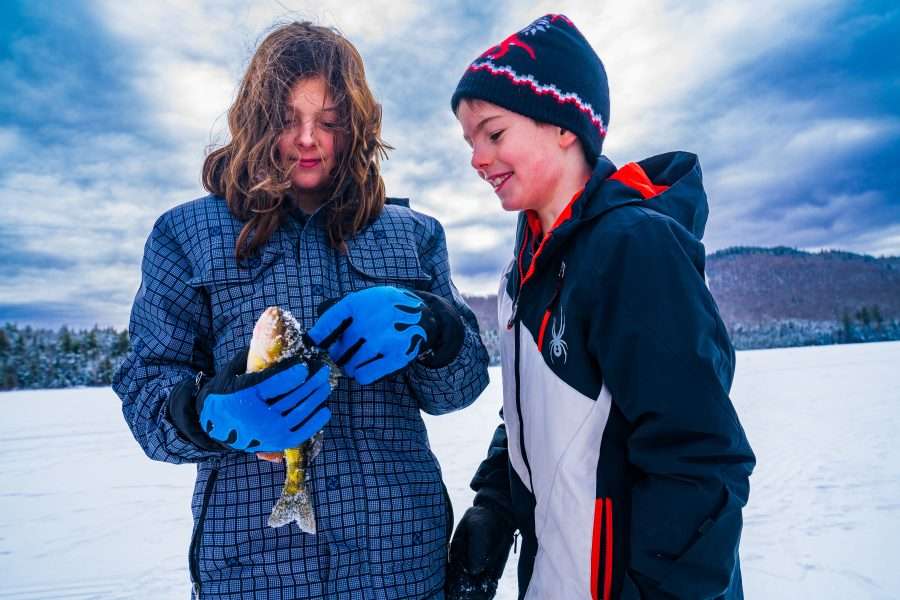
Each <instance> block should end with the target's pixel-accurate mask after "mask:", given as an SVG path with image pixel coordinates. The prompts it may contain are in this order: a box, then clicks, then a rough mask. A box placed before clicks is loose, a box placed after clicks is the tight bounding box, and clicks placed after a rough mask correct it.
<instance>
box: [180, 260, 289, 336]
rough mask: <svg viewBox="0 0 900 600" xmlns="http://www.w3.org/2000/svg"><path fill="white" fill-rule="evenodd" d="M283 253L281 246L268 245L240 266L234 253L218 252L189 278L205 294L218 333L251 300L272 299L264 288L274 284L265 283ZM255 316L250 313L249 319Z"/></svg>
mask: <svg viewBox="0 0 900 600" xmlns="http://www.w3.org/2000/svg"><path fill="white" fill-rule="evenodd" d="M282 257H283V252H282V251H281V250H280V249H275V248H271V247H270V248H267V249H266V250H265V251H264V252H263V253H262V255H257V256H254V257H251V258H250V259H248V260H247V261H246V264H244V265H241V266H240V267H239V266H238V265H237V263H236V262H235V259H234V257H233V256H230V255H228V256H226V255H224V254H217V255H214V256H212V257H211V258H210V259H209V260H208V261H207V263H206V264H204V265H203V266H202V267H201V269H200V270H199V272H198V273H197V274H196V275H195V276H194V277H192V278H191V279H190V280H189V281H188V285H190V286H192V287H194V288H198V289H202V290H204V291H205V292H206V294H207V295H208V297H209V305H210V312H211V314H212V326H213V331H214V332H215V334H216V336H217V337H219V336H220V335H221V333H222V332H223V330H224V329H225V328H226V327H228V326H229V325H231V324H232V321H234V319H236V318H237V317H239V316H241V313H242V311H243V310H244V308H245V307H249V306H250V303H252V302H253V301H254V300H256V304H262V305H265V306H267V305H268V304H270V303H273V302H274V298H267V297H265V294H266V293H267V292H266V290H267V288H273V286H266V285H264V283H265V282H266V279H267V278H268V277H269V276H270V275H271V274H272V273H273V267H274V266H275V265H276V263H277V262H278V261H279V260H281V259H282ZM273 289H274V288H273ZM258 316H259V315H253V319H252V320H251V323H252V322H255V318H256V317H258Z"/></svg>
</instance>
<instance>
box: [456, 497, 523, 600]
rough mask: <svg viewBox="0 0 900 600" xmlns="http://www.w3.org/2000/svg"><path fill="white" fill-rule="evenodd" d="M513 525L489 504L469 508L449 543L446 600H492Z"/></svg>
mask: <svg viewBox="0 0 900 600" xmlns="http://www.w3.org/2000/svg"><path fill="white" fill-rule="evenodd" d="M514 530H515V528H514V527H513V525H512V524H511V523H510V522H509V521H508V520H507V519H506V518H505V517H503V516H502V515H500V514H499V513H498V512H497V511H495V510H492V509H490V508H488V507H487V506H473V507H472V508H470V509H469V510H467V511H466V514H464V515H463V518H462V519H461V520H460V522H459V525H457V527H456V532H455V533H454V534H453V541H452V542H451V543H450V563H449V565H448V567H447V584H446V588H445V591H446V594H447V600H490V599H491V598H493V597H494V594H496V593H497V583H498V582H499V581H500V576H501V575H503V568H504V567H505V566H506V559H507V558H508V557H509V548H510V546H512V543H513V531H514Z"/></svg>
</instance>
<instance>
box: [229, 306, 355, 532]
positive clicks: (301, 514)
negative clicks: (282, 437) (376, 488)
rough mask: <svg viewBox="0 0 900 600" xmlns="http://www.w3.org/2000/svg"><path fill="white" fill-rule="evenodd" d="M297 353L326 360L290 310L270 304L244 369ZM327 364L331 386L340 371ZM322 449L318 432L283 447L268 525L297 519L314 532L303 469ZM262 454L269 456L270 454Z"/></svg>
mask: <svg viewBox="0 0 900 600" xmlns="http://www.w3.org/2000/svg"><path fill="white" fill-rule="evenodd" d="M297 355H300V356H302V357H305V358H307V359H308V358H312V357H313V356H315V357H316V358H319V359H320V360H321V359H324V360H326V361H327V357H321V356H318V353H317V351H316V350H315V349H313V348H309V347H307V346H306V345H305V344H304V342H303V330H302V329H301V328H300V324H299V323H297V320H296V319H294V317H293V315H291V313H290V312H289V311H286V310H281V309H280V308H278V307H276V306H270V307H269V308H267V309H266V310H265V311H264V312H263V314H262V315H261V316H260V317H259V320H257V322H256V326H255V327H254V328H253V338H252V339H251V341H250V352H249V354H248V355H247V372H248V373H252V372H256V371H262V370H263V369H266V368H268V367H270V366H272V365H274V364H275V363H277V362H279V361H281V360H284V359H286V358H290V357H293V356H297ZM328 362H330V361H328ZM329 366H330V367H331V369H332V371H331V380H330V381H329V383H330V384H331V387H332V388H333V387H334V386H335V384H336V382H337V377H338V376H339V372H338V370H337V367H336V366H335V365H334V364H333V363H331V364H330V365H329ZM321 449H322V432H321V431H320V432H319V433H317V434H316V435H314V436H313V437H312V438H311V439H310V440H309V441H307V442H305V443H303V445H301V446H300V447H299V448H288V449H285V450H284V468H285V476H284V487H283V488H282V490H281V497H280V498H279V499H278V502H276V503H275V506H274V507H273V508H272V514H271V515H270V516H269V526H270V527H281V526H282V525H287V524H288V523H291V522H296V523H297V525H298V526H299V527H300V529H301V531H304V532H306V533H311V534H315V533H316V515H315V510H314V509H313V505H312V498H311V497H310V495H309V492H308V491H307V489H306V470H307V468H308V466H309V464H310V463H311V462H312V460H313V459H314V458H315V457H316V455H318V454H319V451H320V450H321ZM265 454H267V455H269V456H271V454H272V453H265Z"/></svg>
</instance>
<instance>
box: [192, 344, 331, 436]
mask: <svg viewBox="0 0 900 600" xmlns="http://www.w3.org/2000/svg"><path fill="white" fill-rule="evenodd" d="M246 368H247V351H243V352H241V353H239V354H238V355H237V356H235V357H234V358H233V359H232V360H231V361H230V362H229V363H228V365H227V366H226V367H225V368H224V369H223V370H222V371H221V372H219V373H218V374H216V376H215V377H213V378H212V379H211V380H210V381H209V382H208V383H207V384H206V385H204V386H203V388H202V389H201V390H200V393H199V395H198V397H197V412H198V413H199V415H200V425H201V427H203V429H204V431H206V433H207V435H209V436H210V437H211V438H212V439H214V440H216V441H218V442H219V443H222V444H224V445H226V446H228V447H230V448H233V449H235V450H243V451H246V452H280V451H281V450H284V449H285V448H293V447H296V446H299V445H301V444H302V443H303V442H305V441H306V440H308V439H309V438H311V437H312V436H313V435H315V433H316V432H318V431H319V430H320V429H322V427H324V425H325V423H327V422H328V420H329V419H330V418H331V412H330V411H329V410H328V407H327V406H325V400H326V399H327V398H328V396H329V394H330V393H331V386H330V385H329V381H328V379H329V375H330V372H331V371H330V369H329V367H328V365H326V364H324V363H321V362H318V361H311V362H309V363H308V364H306V363H301V362H300V361H299V360H291V359H288V360H284V361H281V362H279V363H278V364H277V365H275V366H273V367H271V368H269V369H265V370H264V371H260V372H257V373H247V372H246Z"/></svg>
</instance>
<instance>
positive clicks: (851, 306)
mask: <svg viewBox="0 0 900 600" xmlns="http://www.w3.org/2000/svg"><path fill="white" fill-rule="evenodd" d="M706 276H707V279H708V281H709V289H710V290H711V291H712V293H713V296H714V297H715V299H716V302H717V303H718V304H719V311H720V312H721V314H722V319H723V320H724V321H725V322H726V323H728V324H735V325H736V324H739V323H740V324H746V325H753V324H761V323H765V322H768V321H772V320H781V319H805V320H814V321H840V320H841V319H842V318H843V316H844V314H845V313H847V314H849V315H851V316H852V315H854V314H855V313H856V312H857V311H860V310H861V309H862V308H863V307H867V308H868V309H869V310H870V311H872V310H873V307H876V309H877V312H878V313H880V315H881V317H882V319H886V320H890V319H898V318H900V257H888V258H875V257H872V256H866V255H862V254H852V253H850V252H839V251H827V252H819V253H815V254H813V253H809V252H802V251H799V250H793V249H790V248H729V249H727V250H720V251H719V252H715V253H714V254H711V255H710V256H708V257H707V259H706Z"/></svg>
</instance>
